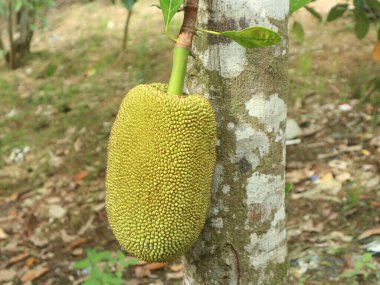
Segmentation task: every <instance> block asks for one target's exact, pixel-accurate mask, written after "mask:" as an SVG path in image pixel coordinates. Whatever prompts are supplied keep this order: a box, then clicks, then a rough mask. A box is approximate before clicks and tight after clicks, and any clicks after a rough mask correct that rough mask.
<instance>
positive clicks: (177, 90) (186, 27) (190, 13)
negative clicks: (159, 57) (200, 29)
mask: <svg viewBox="0 0 380 285" xmlns="http://www.w3.org/2000/svg"><path fill="white" fill-rule="evenodd" d="M183 10H184V16H183V23H182V27H181V30H180V32H179V35H178V38H177V41H176V44H175V46H174V50H173V67H172V73H171V75H170V80H169V86H168V94H169V95H176V96H180V95H182V93H183V85H184V82H185V76H186V70H187V59H188V56H189V53H190V49H191V45H192V42H193V36H194V33H195V22H196V20H197V12H198V0H187V1H186V3H185V5H184V8H183Z"/></svg>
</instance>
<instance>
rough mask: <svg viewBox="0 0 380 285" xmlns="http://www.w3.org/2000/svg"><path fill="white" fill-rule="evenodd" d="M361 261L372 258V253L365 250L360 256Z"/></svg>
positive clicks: (367, 260) (368, 260)
mask: <svg viewBox="0 0 380 285" xmlns="http://www.w3.org/2000/svg"><path fill="white" fill-rule="evenodd" d="M362 260H363V262H370V261H371V260H372V254H371V253H369V252H367V253H366V254H364V255H363V256H362Z"/></svg>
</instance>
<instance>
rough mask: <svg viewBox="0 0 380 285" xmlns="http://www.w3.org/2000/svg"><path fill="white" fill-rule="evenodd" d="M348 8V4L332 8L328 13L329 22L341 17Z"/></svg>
mask: <svg viewBox="0 0 380 285" xmlns="http://www.w3.org/2000/svg"><path fill="white" fill-rule="evenodd" d="M347 9H348V4H338V5H336V6H334V7H332V8H331V10H330V12H329V14H328V15H327V22H331V21H334V20H336V19H338V18H339V17H341V16H342V15H343V14H344V12H346V11H347Z"/></svg>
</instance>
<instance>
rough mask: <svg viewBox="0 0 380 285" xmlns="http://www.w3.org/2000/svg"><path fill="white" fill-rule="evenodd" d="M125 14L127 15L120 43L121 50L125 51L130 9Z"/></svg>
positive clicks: (130, 14)
mask: <svg viewBox="0 0 380 285" xmlns="http://www.w3.org/2000/svg"><path fill="white" fill-rule="evenodd" d="M127 13H128V14H127V19H126V20H125V25H124V34H123V42H122V46H121V49H122V50H126V49H127V42H128V32H129V22H130V21H131V16H132V9H131V10H128V12H127Z"/></svg>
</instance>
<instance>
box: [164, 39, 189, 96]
mask: <svg viewBox="0 0 380 285" xmlns="http://www.w3.org/2000/svg"><path fill="white" fill-rule="evenodd" d="M188 56H189V50H188V49H187V48H183V47H175V48H174V50H173V67H172V74H171V75H170V80H169V86H168V94H169V95H182V92H183V85H184V83H185V76H186V70H187V59H188Z"/></svg>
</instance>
